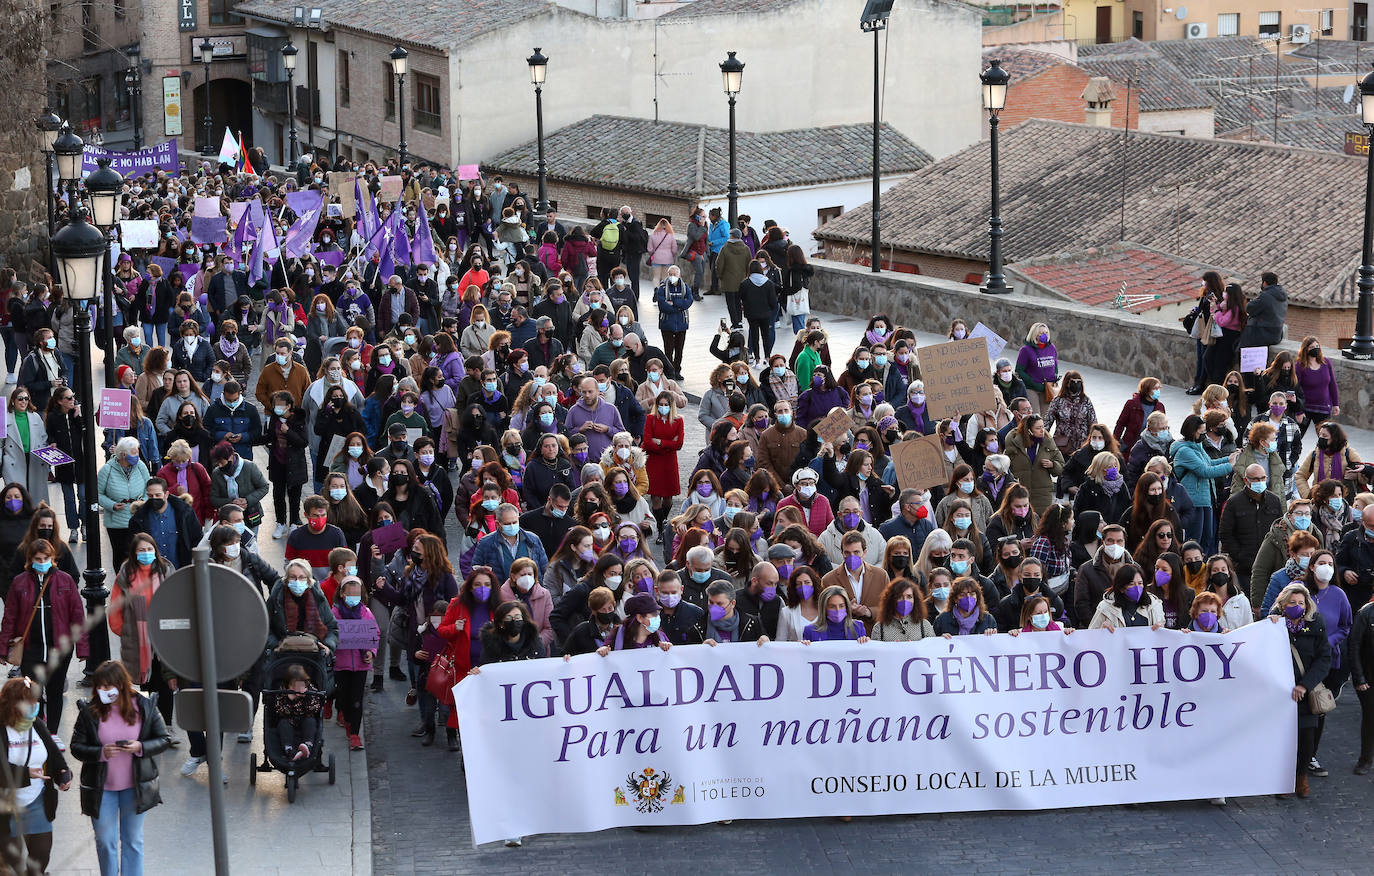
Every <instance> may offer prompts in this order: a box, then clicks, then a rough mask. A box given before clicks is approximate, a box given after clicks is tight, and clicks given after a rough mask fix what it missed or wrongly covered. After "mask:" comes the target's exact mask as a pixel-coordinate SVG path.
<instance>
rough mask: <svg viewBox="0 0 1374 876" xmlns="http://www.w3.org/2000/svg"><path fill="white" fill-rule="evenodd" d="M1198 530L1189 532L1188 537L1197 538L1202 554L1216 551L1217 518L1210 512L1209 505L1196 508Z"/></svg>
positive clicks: (1205, 555) (1207, 554) (1206, 554)
mask: <svg viewBox="0 0 1374 876" xmlns="http://www.w3.org/2000/svg"><path fill="white" fill-rule="evenodd" d="M1195 516H1196V518H1197V525H1198V531H1197V532H1190V533H1188V536H1189V537H1190V538H1195V539H1197V543H1198V544H1200V545H1202V555H1203V556H1204V557H1210V556H1211V555H1212V554H1214V553H1216V552H1217V518H1216V515H1215V514H1213V513H1212V509H1211V507H1206V508H1199V509H1197V514H1196V515H1195Z"/></svg>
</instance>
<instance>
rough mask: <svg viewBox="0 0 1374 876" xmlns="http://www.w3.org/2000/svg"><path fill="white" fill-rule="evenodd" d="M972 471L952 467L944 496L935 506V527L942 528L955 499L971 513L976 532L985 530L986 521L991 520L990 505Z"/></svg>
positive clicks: (968, 466)
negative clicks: (963, 503)
mask: <svg viewBox="0 0 1374 876" xmlns="http://www.w3.org/2000/svg"><path fill="white" fill-rule="evenodd" d="M973 471H974V470H973V467H972V466H970V465H965V464H963V463H960V464H959V465H956V466H955V467H954V473H953V475H952V476H951V477H950V480H949V483H948V484H946V485H945V496H944V498H943V499H941V500H940V503H939V504H938V505H936V506H935V523H936V525H938V526H943V525H944V523H945V520H946V518H947V517H948V516H949V508H950V505H952V504H953V503H954V502H955V500H957V499H963V500H964V501H965V502H967V503H968V506H969V508H970V509H971V510H972V511H973V522H974V525H975V526H976V527H977V529H978V531H979V532H982V531H984V530H986V529H987V526H988V521H989V520H990V519H991V518H992V503H991V502H990V501H988V498H987V496H985V495H984V494H983V491H982V489H981V486H982V484H981V483H980V482H979V481H978V480H976V479H975V478H974V476H973ZM959 537H962V535H961V536H959Z"/></svg>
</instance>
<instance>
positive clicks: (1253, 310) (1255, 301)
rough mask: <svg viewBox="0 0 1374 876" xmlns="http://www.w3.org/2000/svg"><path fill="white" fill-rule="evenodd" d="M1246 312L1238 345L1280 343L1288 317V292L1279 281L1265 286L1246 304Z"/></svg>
mask: <svg viewBox="0 0 1374 876" xmlns="http://www.w3.org/2000/svg"><path fill="white" fill-rule="evenodd" d="M1245 314H1246V317H1247V321H1246V323H1245V329H1244V331H1242V332H1241V333H1240V340H1239V341H1238V342H1237V344H1236V345H1237V346H1239V347H1264V346H1272V345H1274V344H1277V343H1280V342H1281V341H1282V340H1283V327H1284V323H1285V322H1286V321H1287V319H1288V293H1287V292H1286V291H1285V290H1284V288H1283V286H1282V285H1280V284H1278V283H1275V284H1274V285H1272V286H1265V287H1263V288H1262V289H1260V292H1259V294H1258V295H1256V296H1255V297H1254V298H1252V299H1250V302H1249V303H1248V304H1246V305H1245Z"/></svg>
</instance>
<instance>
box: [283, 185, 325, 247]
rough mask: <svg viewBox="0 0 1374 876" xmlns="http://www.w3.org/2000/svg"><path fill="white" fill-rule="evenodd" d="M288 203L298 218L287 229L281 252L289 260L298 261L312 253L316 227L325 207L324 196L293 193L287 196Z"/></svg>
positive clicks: (312, 192) (313, 193) (321, 194)
mask: <svg viewBox="0 0 1374 876" xmlns="http://www.w3.org/2000/svg"><path fill="white" fill-rule="evenodd" d="M286 203H287V206H289V207H290V208H291V212H293V213H295V214H296V216H297V217H298V218H297V219H296V222H295V224H293V225H292V226H291V227H290V228H289V229H287V232H286V237H285V238H284V239H283V240H282V245H281V252H282V255H284V256H286V257H287V258H289V259H296V258H300V257H301V256H303V255H305V254H306V253H307V252H309V251H310V242H311V238H313V237H314V236H315V226H316V225H318V224H319V222H320V211H321V210H322V209H323V206H324V194H323V193H322V192H318V191H304V192H291V193H290V194H288V195H287V196H286Z"/></svg>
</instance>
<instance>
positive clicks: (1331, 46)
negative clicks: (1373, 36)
mask: <svg viewBox="0 0 1374 876" xmlns="http://www.w3.org/2000/svg"><path fill="white" fill-rule="evenodd" d="M1292 54H1293V55H1294V56H1295V57H1298V58H1306V59H1308V60H1310V61H1313V62H1318V63H1319V66H1320V68H1321V71H1322V72H1323V73H1356V72H1358V73H1361V74H1363V73H1367V72H1369V65H1370V64H1371V63H1374V46H1371V45H1370V44H1369V43H1367V42H1362V41H1360V40H1333V39H1327V38H1323V39H1320V40H1313V41H1312V42H1310V43H1308V44H1307V45H1305V46H1303V47H1301V48H1299V49H1295V50H1294V51H1293V52H1292Z"/></svg>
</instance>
